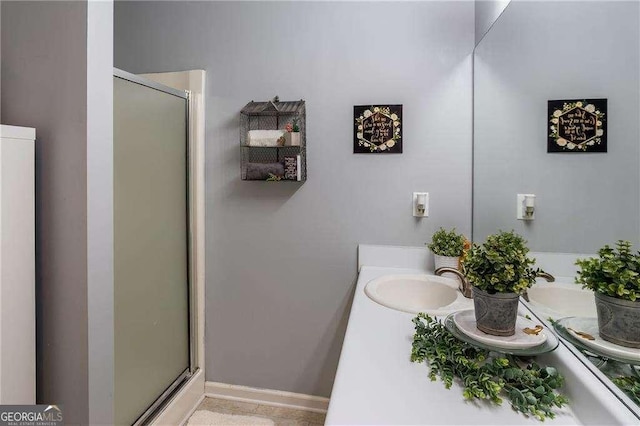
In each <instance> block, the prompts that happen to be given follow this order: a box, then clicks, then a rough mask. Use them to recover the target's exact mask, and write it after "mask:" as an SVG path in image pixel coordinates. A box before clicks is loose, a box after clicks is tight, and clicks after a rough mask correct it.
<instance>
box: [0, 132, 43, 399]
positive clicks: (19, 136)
mask: <svg viewBox="0 0 640 426" xmlns="http://www.w3.org/2000/svg"><path fill="white" fill-rule="evenodd" d="M35 136H36V131H35V129H31V128H26V127H15V126H4V125H2V126H0V404H34V403H35V377H36V350H35V349H36V314H35V174H34V159H35V158H34V157H35V155H34V149H35V147H34V145H35ZM43 303H46V301H45V302H43Z"/></svg>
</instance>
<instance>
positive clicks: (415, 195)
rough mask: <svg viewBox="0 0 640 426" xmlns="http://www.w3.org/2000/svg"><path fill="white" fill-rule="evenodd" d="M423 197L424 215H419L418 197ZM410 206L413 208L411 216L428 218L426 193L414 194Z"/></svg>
mask: <svg viewBox="0 0 640 426" xmlns="http://www.w3.org/2000/svg"><path fill="white" fill-rule="evenodd" d="M422 194H424V195H425V205H424V214H420V213H419V212H418V208H417V206H418V204H417V201H418V195H422ZM411 205H412V206H413V207H412V208H413V216H414V217H428V216H429V193H428V192H414V193H413V197H412V198H411Z"/></svg>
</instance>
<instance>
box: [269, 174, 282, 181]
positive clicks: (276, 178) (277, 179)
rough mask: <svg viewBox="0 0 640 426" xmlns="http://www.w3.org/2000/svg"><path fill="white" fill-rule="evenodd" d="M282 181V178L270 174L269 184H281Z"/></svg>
mask: <svg viewBox="0 0 640 426" xmlns="http://www.w3.org/2000/svg"><path fill="white" fill-rule="evenodd" d="M281 180H282V176H278V175H274V174H273V173H269V177H268V178H267V182H279V181H281Z"/></svg>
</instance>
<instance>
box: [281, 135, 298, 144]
mask: <svg viewBox="0 0 640 426" xmlns="http://www.w3.org/2000/svg"><path fill="white" fill-rule="evenodd" d="M284 145H285V146H300V132H285V133H284Z"/></svg>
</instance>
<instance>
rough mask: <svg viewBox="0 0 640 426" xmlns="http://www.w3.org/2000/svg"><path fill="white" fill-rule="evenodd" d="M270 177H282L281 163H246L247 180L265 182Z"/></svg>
mask: <svg viewBox="0 0 640 426" xmlns="http://www.w3.org/2000/svg"><path fill="white" fill-rule="evenodd" d="M271 175H274V176H278V177H283V176H284V164H282V163H247V175H246V179H247V180H267V179H269V178H270V177H271Z"/></svg>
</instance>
